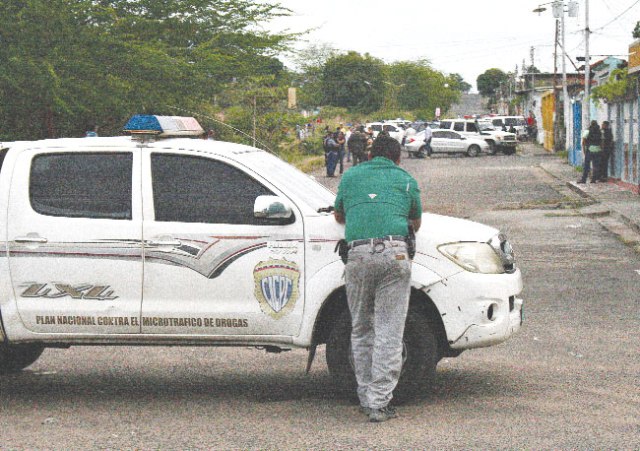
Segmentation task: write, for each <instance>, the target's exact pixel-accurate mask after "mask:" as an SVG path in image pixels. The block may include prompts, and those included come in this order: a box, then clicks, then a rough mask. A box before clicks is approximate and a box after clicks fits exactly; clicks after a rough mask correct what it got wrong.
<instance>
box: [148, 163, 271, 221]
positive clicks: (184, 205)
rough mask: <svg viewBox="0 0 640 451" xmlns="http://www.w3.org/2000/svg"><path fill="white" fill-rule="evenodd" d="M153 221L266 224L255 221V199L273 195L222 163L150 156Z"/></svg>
mask: <svg viewBox="0 0 640 451" xmlns="http://www.w3.org/2000/svg"><path fill="white" fill-rule="evenodd" d="M151 176H152V185H153V203H154V208H155V219H156V221H172V222H202V223H209V224H254V225H261V224H267V222H266V221H265V220H263V219H259V218H254V216H253V204H254V202H255V199H256V198H257V197H258V196H262V195H273V193H272V192H271V191H270V190H269V189H267V188H266V187H265V186H263V185H262V184H260V183H259V182H257V181H256V180H254V179H253V178H251V177H250V176H249V175H247V174H246V173H244V172H242V171H241V170H239V169H236V168H234V167H233V166H230V165H228V164H226V163H223V162H221V161H217V160H212V159H210V158H201V157H192V156H186V155H171V154H157V153H156V154H152V155H151Z"/></svg>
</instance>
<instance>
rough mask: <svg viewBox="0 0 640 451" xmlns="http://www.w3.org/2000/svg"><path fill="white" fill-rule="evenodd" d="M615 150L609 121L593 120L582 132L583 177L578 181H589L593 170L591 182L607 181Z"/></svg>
mask: <svg viewBox="0 0 640 451" xmlns="http://www.w3.org/2000/svg"><path fill="white" fill-rule="evenodd" d="M612 151H613V134H612V133H611V125H610V124H609V121H604V122H603V123H602V128H601V127H600V126H599V125H598V122H597V121H591V124H590V125H589V128H588V129H587V130H584V131H583V132H582V155H583V164H582V177H581V178H580V179H579V180H578V183H587V179H588V178H589V173H590V172H591V183H598V182H606V181H607V179H608V169H609V159H610V158H611V153H612Z"/></svg>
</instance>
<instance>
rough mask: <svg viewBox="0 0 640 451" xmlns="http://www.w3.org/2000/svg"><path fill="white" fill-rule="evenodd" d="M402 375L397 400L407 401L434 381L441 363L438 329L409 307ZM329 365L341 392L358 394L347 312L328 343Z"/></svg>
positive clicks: (342, 316) (395, 391) (423, 315)
mask: <svg viewBox="0 0 640 451" xmlns="http://www.w3.org/2000/svg"><path fill="white" fill-rule="evenodd" d="M403 344H404V346H403V352H402V361H403V365H402V373H401V374H400V380H399V381H398V385H397V387H396V389H395V390H394V398H397V399H399V400H400V401H402V400H407V399H410V398H412V397H414V395H416V394H417V393H418V391H419V390H420V389H422V388H426V387H428V386H429V384H430V383H431V382H432V381H433V378H434V376H435V371H436V365H437V364H438V360H439V358H438V355H439V354H438V345H437V340H436V334H435V329H434V327H433V325H432V324H431V322H430V321H429V318H428V317H427V315H426V314H425V313H424V312H423V311H422V309H420V308H417V306H410V307H409V313H408V314H407V320H406V323H405V329H404V338H403ZM327 366H328V367H329V372H330V373H331V376H332V378H333V380H334V381H335V385H336V387H337V388H338V389H339V390H340V391H344V392H351V393H352V394H355V389H356V378H355V374H354V369H353V358H352V356H351V315H350V314H349V311H348V310H347V311H344V312H343V313H342V315H341V316H340V318H339V319H338V321H337V322H336V323H335V325H334V327H333V330H332V331H331V334H330V335H329V339H328V340H327Z"/></svg>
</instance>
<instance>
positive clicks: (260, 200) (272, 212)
mask: <svg viewBox="0 0 640 451" xmlns="http://www.w3.org/2000/svg"><path fill="white" fill-rule="evenodd" d="M253 216H254V217H256V218H261V219H290V218H292V217H293V211H292V209H291V206H290V205H289V203H288V202H287V201H286V200H284V199H282V198H281V197H279V196H258V197H257V198H256V200H255V202H254V204H253Z"/></svg>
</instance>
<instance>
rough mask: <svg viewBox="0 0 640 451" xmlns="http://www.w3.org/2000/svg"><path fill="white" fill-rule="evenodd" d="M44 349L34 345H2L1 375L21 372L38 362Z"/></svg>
mask: <svg viewBox="0 0 640 451" xmlns="http://www.w3.org/2000/svg"><path fill="white" fill-rule="evenodd" d="M42 351H44V348H43V347H42V346H38V345H32V344H19V345H4V344H2V345H0V374H8V373H15V372H18V371H21V370H23V369H25V368H26V367H28V366H29V365H31V364H32V363H33V362H35V361H36V360H38V357H40V355H41V354H42Z"/></svg>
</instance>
